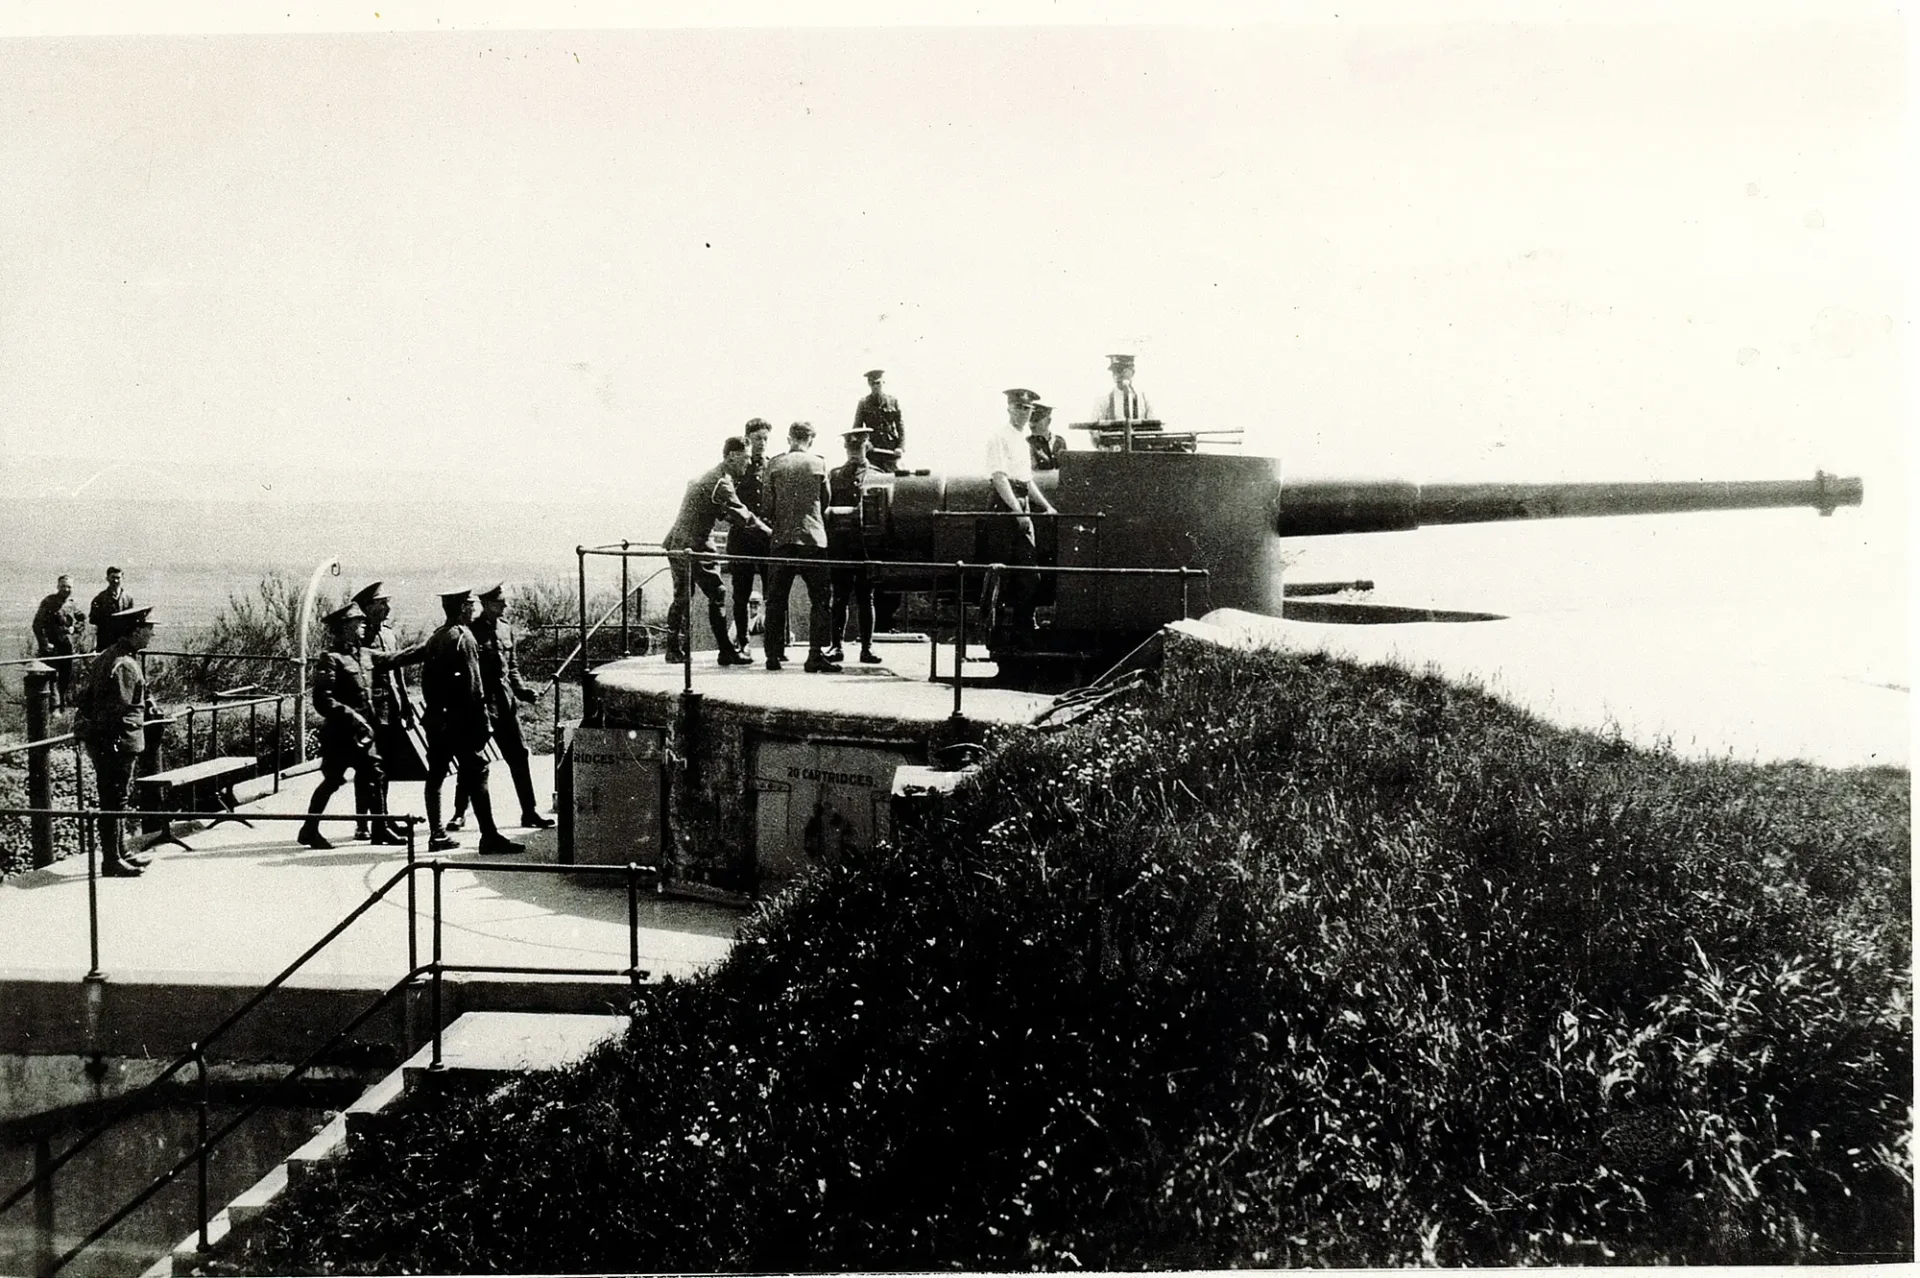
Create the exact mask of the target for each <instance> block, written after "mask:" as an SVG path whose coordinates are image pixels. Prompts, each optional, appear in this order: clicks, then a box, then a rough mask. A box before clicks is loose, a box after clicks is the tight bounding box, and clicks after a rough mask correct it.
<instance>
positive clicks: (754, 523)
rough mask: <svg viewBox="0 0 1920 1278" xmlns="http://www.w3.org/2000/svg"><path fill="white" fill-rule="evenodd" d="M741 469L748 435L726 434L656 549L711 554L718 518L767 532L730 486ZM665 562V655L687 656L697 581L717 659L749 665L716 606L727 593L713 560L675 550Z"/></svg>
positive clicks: (673, 658)
mask: <svg viewBox="0 0 1920 1278" xmlns="http://www.w3.org/2000/svg"><path fill="white" fill-rule="evenodd" d="M746 469H747V441H746V440H744V439H742V438H740V436H738V435H729V436H728V437H727V441H726V443H724V444H723V445H721V448H720V464H719V465H718V466H715V467H714V468H713V469H712V470H709V471H706V472H705V473H703V474H702V475H701V476H700V477H699V478H698V479H696V480H694V481H693V482H692V483H690V484H688V485H687V492H686V495H685V496H684V497H682V498H681V499H680V513H679V515H678V517H676V518H675V519H674V521H673V527H671V528H669V529H668V530H667V535H666V536H665V537H663V538H661V539H660V547H661V549H663V550H692V551H704V552H706V553H708V554H711V553H712V552H713V528H714V525H715V524H717V523H719V522H720V521H721V520H722V519H725V520H727V521H728V522H729V523H731V524H733V525H734V526H735V527H742V526H745V527H750V528H755V529H758V530H759V531H761V532H763V533H766V534H768V535H769V536H770V535H771V534H772V532H773V529H772V528H771V527H769V526H768V524H767V521H766V520H764V519H762V518H760V516H758V515H756V514H754V513H753V512H752V511H751V510H748V509H747V508H746V507H745V506H744V505H742V504H741V502H740V495H739V493H738V492H737V491H735V489H734V486H733V484H734V480H736V479H738V478H739V477H740V476H741V475H743V474H745V473H746ZM667 567H668V571H669V572H671V574H672V576H673V605H672V606H671V607H669V608H668V609H667V653H666V656H667V660H668V661H684V660H685V659H686V656H687V645H688V643H689V638H688V634H689V631H690V629H691V625H692V621H691V618H690V616H689V614H690V613H691V612H692V610H693V590H694V587H695V586H698V587H699V588H700V593H701V594H703V595H705V596H706V597H707V623H708V624H709V625H710V626H712V628H713V634H714V638H715V639H716V640H717V641H718V642H719V644H720V664H721V665H723V666H745V665H752V664H753V659H752V658H751V657H748V656H747V655H745V654H744V653H743V652H741V650H740V649H739V648H736V647H735V646H734V645H733V643H732V633H731V632H730V631H729V630H728V629H727V616H726V612H725V611H724V609H723V608H722V607H721V604H722V602H723V601H724V600H725V598H726V585H725V583H724V582H722V581H721V580H720V574H719V573H718V572H716V571H714V567H713V563H712V562H711V561H710V560H709V561H703V560H700V559H698V558H694V557H691V556H674V557H673V558H670V559H668V560H667Z"/></svg>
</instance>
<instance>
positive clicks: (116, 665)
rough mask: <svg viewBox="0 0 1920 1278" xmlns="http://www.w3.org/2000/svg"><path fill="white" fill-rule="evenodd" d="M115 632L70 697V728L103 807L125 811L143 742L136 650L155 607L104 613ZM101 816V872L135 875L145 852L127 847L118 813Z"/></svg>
mask: <svg viewBox="0 0 1920 1278" xmlns="http://www.w3.org/2000/svg"><path fill="white" fill-rule="evenodd" d="M103 620H105V621H106V622H107V623H108V628H109V629H110V630H111V631H112V633H114V634H116V635H118V636H119V638H118V639H116V640H115V641H114V642H113V643H111V644H109V645H107V648H106V650H105V651H103V652H102V653H101V654H100V655H99V656H98V657H95V658H94V660H93V664H92V665H91V666H89V667H87V675H86V678H85V679H84V680H83V681H82V682H81V684H80V691H79V694H78V695H77V696H76V697H75V699H74V717H73V726H74V731H75V732H76V733H78V734H79V736H80V739H81V741H82V742H84V743H85V745H86V747H87V757H88V758H90V759H92V760H93V783H94V791H95V793H96V794H97V795H98V798H99V804H100V810H101V811H102V812H120V811H125V810H126V806H127V795H128V794H129V792H130V791H131V790H132V788H133V770H134V768H135V767H136V766H137V765H138V764H139V762H140V755H141V752H142V751H144V750H145V749H146V748H147V727H146V724H147V717H148V713H147V712H148V710H149V709H150V708H151V707H150V705H149V702H148V698H147V676H146V673H145V672H144V671H143V670H141V669H140V653H141V651H142V650H143V649H144V648H146V646H147V645H148V644H150V643H152V642H153V609H152V608H129V609H127V610H126V611H124V612H119V613H111V614H108V616H106V617H105V618H103ZM99 821H100V872H101V873H102V874H104V875H106V876H107V877H108V878H110V879H115V878H118V879H131V878H138V877H139V875H140V871H141V870H143V869H145V868H146V865H147V858H145V857H143V856H137V855H135V854H133V853H130V852H128V851H126V845H125V841H124V838H123V836H124V833H125V831H124V830H123V829H122V828H121V818H119V817H108V816H103V817H101V818H99Z"/></svg>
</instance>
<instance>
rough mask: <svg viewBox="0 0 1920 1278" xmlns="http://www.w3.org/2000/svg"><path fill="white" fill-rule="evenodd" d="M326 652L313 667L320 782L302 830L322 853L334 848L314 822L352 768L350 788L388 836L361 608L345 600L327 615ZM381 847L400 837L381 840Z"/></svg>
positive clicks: (301, 837) (371, 675) (383, 777)
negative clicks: (360, 796)
mask: <svg viewBox="0 0 1920 1278" xmlns="http://www.w3.org/2000/svg"><path fill="white" fill-rule="evenodd" d="M326 621H327V637H328V641H329V645H330V646H329V649H328V651H327V652H325V653H322V654H321V656H320V659H319V660H318V661H317V662H315V663H314V667H313V707H314V709H316V710H318V711H319V712H320V715H321V719H322V723H321V725H320V784H319V786H318V787H316V788H315V789H314V792H313V799H312V801H311V802H309V803H308V804H307V820H306V821H305V822H304V823H302V824H301V826H300V834H299V836H298V837H299V842H300V844H301V846H303V847H309V848H318V849H320V850H322V851H325V850H326V849H329V848H331V847H332V846H333V844H332V842H331V841H329V840H328V838H327V836H326V835H324V834H322V833H320V823H319V822H318V821H316V820H314V819H313V818H315V817H317V816H319V815H320V814H321V813H322V812H325V811H326V810H327V803H328V801H329V800H331V799H332V798H333V794H334V791H336V790H338V789H339V788H340V787H341V786H343V785H345V784H346V781H347V769H349V768H351V769H353V779H354V789H355V791H356V792H361V793H364V794H365V795H366V796H367V801H368V802H369V803H370V804H372V805H373V806H372V807H370V808H369V809H368V811H369V813H370V815H371V816H372V817H373V825H374V830H375V832H376V834H378V835H381V836H387V823H386V822H385V821H384V820H382V818H383V817H385V816H386V811H387V809H386V774H385V771H384V770H383V768H382V767H381V763H380V747H379V745H378V743H377V742H376V741H375V739H374V730H373V678H374V672H373V663H372V661H370V660H369V659H368V657H367V653H366V651H365V650H364V649H363V648H362V647H361V646H360V637H361V632H362V630H363V629H364V627H365V626H366V621H367V615H366V614H365V613H364V612H362V611H360V605H359V604H357V603H353V602H348V603H347V604H345V605H344V606H342V607H340V608H336V609H334V610H333V611H332V612H330V613H328V614H327V618H326ZM378 841H379V842H382V843H398V842H400V840H399V839H394V838H392V837H390V836H389V837H382V838H380V839H379V840H378Z"/></svg>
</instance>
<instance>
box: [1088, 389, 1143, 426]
mask: <svg viewBox="0 0 1920 1278" xmlns="http://www.w3.org/2000/svg"><path fill="white" fill-rule="evenodd" d="M1152 416H1153V405H1151V404H1149V403H1148V402H1147V397H1146V396H1145V395H1142V394H1141V393H1140V392H1139V391H1137V390H1133V389H1131V388H1130V389H1128V390H1124V391H1123V390H1121V389H1120V388H1119V387H1118V386H1115V387H1114V388H1113V389H1111V390H1109V391H1108V392H1107V393H1106V394H1104V395H1102V396H1101V397H1100V398H1099V399H1098V400H1097V401H1095V403H1094V406H1093V420H1094V421H1097V422H1138V421H1145V420H1147V419H1148V418H1150V417H1152Z"/></svg>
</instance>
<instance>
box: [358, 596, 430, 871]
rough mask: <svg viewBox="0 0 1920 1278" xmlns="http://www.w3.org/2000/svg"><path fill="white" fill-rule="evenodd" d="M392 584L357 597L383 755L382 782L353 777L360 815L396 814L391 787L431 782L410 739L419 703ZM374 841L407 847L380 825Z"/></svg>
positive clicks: (376, 737)
mask: <svg viewBox="0 0 1920 1278" xmlns="http://www.w3.org/2000/svg"><path fill="white" fill-rule="evenodd" d="M385 586H386V583H385V582H381V581H373V582H368V583H367V584H366V585H364V586H362V587H361V588H360V589H359V590H358V591H357V592H355V594H354V596H353V602H354V603H356V604H358V605H359V606H360V611H361V612H362V613H364V614H365V616H366V620H365V621H364V622H363V623H362V625H361V631H360V646H361V648H362V649H364V650H365V652H366V654H367V657H368V660H369V661H370V663H371V667H372V668H371V670H370V672H369V677H370V678H371V679H372V681H373V682H372V687H371V689H370V692H371V699H370V702H369V705H370V708H371V710H372V714H371V716H370V718H371V721H372V723H373V743H374V746H375V748H377V749H378V750H379V752H380V779H379V781H378V782H375V781H373V780H372V779H371V778H369V777H366V776H363V775H362V774H361V773H360V772H358V771H356V772H355V773H354V776H353V807H354V811H355V812H360V813H383V812H390V811H392V809H391V808H390V807H388V805H387V786H388V785H389V784H390V783H391V782H393V781H395V780H400V781H415V780H419V779H420V778H422V777H424V776H426V774H427V761H426V760H425V759H423V758H421V757H420V751H419V748H418V747H417V746H416V745H415V744H414V741H413V737H412V736H411V735H410V733H411V732H412V730H413V729H414V727H415V724H416V717H415V714H414V709H413V698H412V697H411V696H409V695H408V693H407V681H406V676H405V675H403V674H402V673H401V666H402V665H403V664H405V663H404V662H401V661H400V660H399V658H401V657H402V655H403V653H404V652H406V651H407V650H404V649H402V648H401V646H400V637H399V635H398V634H397V633H396V632H395V631H394V628H393V627H392V626H390V625H388V624H387V618H388V616H390V615H391V614H392V612H393V604H392V602H391V601H390V600H389V599H388V598H387V593H386V590H385ZM372 835H373V837H372V838H371V840H369V841H370V842H373V843H386V844H396V843H405V842H406V840H405V839H404V838H402V837H401V836H400V834H399V833H398V832H397V831H395V830H394V829H393V828H392V827H391V826H388V825H386V824H385V823H383V822H378V821H376V822H375V823H374V827H373V831H372ZM353 837H354V838H356V839H357V838H360V837H362V829H361V828H360V827H356V828H355V830H354V836H353Z"/></svg>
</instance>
